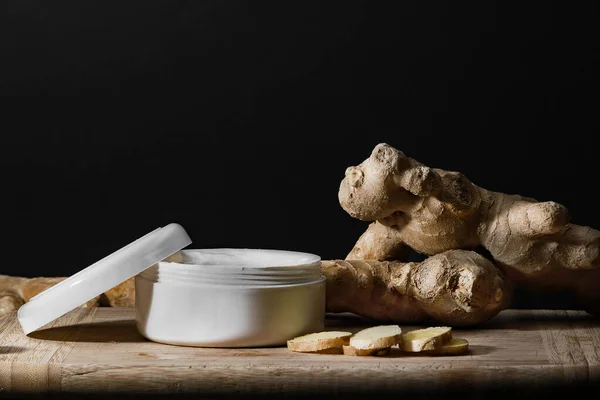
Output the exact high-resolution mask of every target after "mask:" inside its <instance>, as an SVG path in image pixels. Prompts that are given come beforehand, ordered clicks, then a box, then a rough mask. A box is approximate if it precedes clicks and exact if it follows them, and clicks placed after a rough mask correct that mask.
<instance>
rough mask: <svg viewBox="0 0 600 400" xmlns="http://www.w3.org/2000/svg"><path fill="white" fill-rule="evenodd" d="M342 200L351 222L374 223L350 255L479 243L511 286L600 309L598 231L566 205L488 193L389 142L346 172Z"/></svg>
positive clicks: (385, 254) (469, 246) (422, 250)
mask: <svg viewBox="0 0 600 400" xmlns="http://www.w3.org/2000/svg"><path fill="white" fill-rule="evenodd" d="M339 200H340V204H341V205H342V207H343V208H344V209H345V210H346V211H347V212H348V213H349V214H350V215H352V216H353V217H355V218H359V219H361V220H365V221H375V222H373V223H372V224H371V226H370V227H369V228H368V229H367V231H366V232H365V233H364V234H363V236H361V238H360V239H359V240H358V242H357V243H356V245H355V247H354V249H352V251H351V252H350V254H349V255H348V258H352V259H367V258H372V256H373V255H376V258H377V259H380V260H385V259H389V258H390V257H394V254H397V253H398V252H399V251H401V249H402V248H404V247H405V246H409V247H411V248H413V249H414V250H416V251H418V252H420V253H423V254H427V255H434V254H439V253H442V252H444V251H448V250H451V249H475V248H477V247H478V246H481V247H483V248H485V249H486V250H487V251H488V252H489V253H490V255H491V256H492V257H493V259H494V262H495V264H496V265H497V266H498V267H500V268H502V269H503V270H504V271H505V272H506V273H507V274H508V276H509V278H510V279H512V280H513V281H515V282H517V283H519V284H523V285H525V286H529V287H531V288H537V289H558V290H570V291H572V292H573V293H574V294H575V295H576V296H577V297H578V298H579V300H580V301H581V302H582V305H583V306H584V307H586V308H587V309H588V310H589V311H593V312H594V311H595V312H597V311H599V310H600V293H599V292H600V231H597V230H595V229H592V228H589V227H584V226H579V225H574V224H571V223H569V215H568V212H567V210H566V208H565V207H563V206H561V205H560V204H557V203H555V202H552V201H548V202H537V201H536V200H534V199H531V198H526V197H522V196H518V195H507V194H503V193H496V192H491V191H488V190H485V189H483V188H480V187H478V186H476V185H474V184H473V183H471V182H470V181H469V180H468V179H467V178H465V177H464V176H463V175H462V174H460V173H458V172H450V171H444V170H441V169H433V168H429V167H427V166H424V165H422V164H420V163H419V162H417V161H415V160H413V159H411V158H408V157H406V156H405V155H404V154H403V153H402V152H400V151H398V150H396V149H394V148H393V147H391V146H389V145H387V144H379V145H377V146H376V147H375V149H374V150H373V152H372V154H371V156H370V157H369V158H368V159H366V160H365V161H364V162H363V163H361V164H360V165H358V166H356V167H350V168H348V169H347V170H346V177H345V178H344V180H343V181H342V183H341V185H340V190H339Z"/></svg>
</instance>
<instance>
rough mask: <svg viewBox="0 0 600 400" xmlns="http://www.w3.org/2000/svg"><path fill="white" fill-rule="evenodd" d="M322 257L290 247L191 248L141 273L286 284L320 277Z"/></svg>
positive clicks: (166, 278)
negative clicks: (276, 248) (279, 248)
mask: <svg viewBox="0 0 600 400" xmlns="http://www.w3.org/2000/svg"><path fill="white" fill-rule="evenodd" d="M320 267H321V257H319V256H317V255H315V254H311V253H302V252H296V251H288V250H266V249H234V248H218V249H189V250H182V251H181V252H180V254H179V255H178V257H177V258H175V259H171V260H168V261H161V262H159V263H158V264H157V265H155V266H153V267H151V268H149V269H147V270H146V271H144V272H142V275H143V276H144V277H145V278H146V279H149V280H152V281H154V282H171V283H177V282H184V281H189V282H193V283H194V284H203V283H210V284H217V285H234V286H239V285H248V286H252V287H257V286H260V285H268V286H272V285H286V284H297V283H305V282H313V281H316V280H318V279H319V278H320V276H321V268H320Z"/></svg>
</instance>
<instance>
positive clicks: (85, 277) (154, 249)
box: [18, 224, 192, 334]
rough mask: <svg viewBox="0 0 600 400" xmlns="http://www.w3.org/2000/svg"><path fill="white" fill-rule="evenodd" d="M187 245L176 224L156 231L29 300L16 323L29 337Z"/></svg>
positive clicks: (19, 313) (183, 232) (183, 234)
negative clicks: (31, 333)
mask: <svg viewBox="0 0 600 400" xmlns="http://www.w3.org/2000/svg"><path fill="white" fill-rule="evenodd" d="M190 243H192V240H191V239H190V237H189V236H188V234H187V233H186V231H185V230H184V229H183V227H182V226H181V225H179V224H169V225H167V226H165V227H162V228H158V229H156V230H154V231H152V232H150V233H148V234H147V235H145V236H142V237H141V238H139V239H138V240H136V241H134V242H132V243H130V244H128V245H127V246H125V247H123V248H122V249H120V250H117V251H115V252H114V253H112V254H110V255H108V256H106V257H105V258H103V259H102V260H100V261H98V262H96V263H94V264H92V265H90V266H89V267H87V268H85V269H83V270H81V271H79V272H78V273H76V274H75V275H73V276H71V277H70V278H67V279H65V280H64V281H62V282H60V283H58V284H56V285H54V286H52V287H50V288H48V289H47V290H45V291H43V292H41V293H40V294H38V295H37V296H34V297H32V298H31V300H30V301H29V302H27V303H26V304H24V305H23V306H21V308H19V312H18V318H19V323H20V324H21V327H22V328H23V331H24V332H25V334H29V333H30V332H33V331H34V330H36V329H38V328H41V327H42V326H44V325H46V324H47V323H49V322H51V321H54V320H55V319H57V318H58V317H61V316H62V315H64V314H66V313H68V312H69V311H71V310H73V309H74V308H77V307H79V306H80V305H82V304H84V303H86V302H88V301H89V300H91V299H93V298H94V297H96V296H99V295H100V294H102V293H104V292H106V291H107V290H110V289H112V288H113V287H115V286H117V285H118V284H120V283H122V282H124V281H126V280H127V279H129V278H131V277H132V276H135V275H137V274H139V273H140V272H142V271H143V270H145V269H147V268H149V267H151V266H152V265H154V264H156V263H157V262H159V261H162V260H164V259H165V258H167V257H169V256H171V255H173V254H175V253H176V252H178V251H179V250H181V249H183V248H184V247H186V246H188V245H189V244H190Z"/></svg>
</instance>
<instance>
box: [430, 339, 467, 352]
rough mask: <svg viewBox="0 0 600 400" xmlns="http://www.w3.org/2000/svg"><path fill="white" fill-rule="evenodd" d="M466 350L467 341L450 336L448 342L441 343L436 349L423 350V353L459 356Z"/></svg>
mask: <svg viewBox="0 0 600 400" xmlns="http://www.w3.org/2000/svg"><path fill="white" fill-rule="evenodd" d="M468 352H469V342H467V340H466V339H461V338H452V339H450V341H449V342H448V343H445V344H443V345H442V346H441V347H438V348H437V349H433V350H429V351H425V353H427V354H431V355H435V356H459V355H462V354H467V353H468Z"/></svg>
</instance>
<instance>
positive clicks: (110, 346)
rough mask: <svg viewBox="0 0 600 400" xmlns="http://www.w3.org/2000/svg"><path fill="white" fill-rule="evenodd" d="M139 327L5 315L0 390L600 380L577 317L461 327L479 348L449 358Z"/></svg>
mask: <svg viewBox="0 0 600 400" xmlns="http://www.w3.org/2000/svg"><path fill="white" fill-rule="evenodd" d="M134 318H135V312H134V310H133V309H128V308H93V309H77V310H74V311H72V312H71V313H69V314H67V315H65V316H64V317H62V318H60V319H59V320H57V321H55V322H53V323H51V324H49V325H48V326H47V327H45V328H44V329H42V330H40V331H37V332H34V333H32V334H31V335H30V336H29V337H28V336H25V335H23V332H22V330H21V328H20V326H19V324H18V322H17V319H16V315H15V314H11V315H8V316H5V317H3V318H2V319H0V392H1V391H9V392H10V391H13V392H24V391H27V392H31V391H34V392H45V391H65V392H90V391H93V392H147V393H154V394H156V393H161V392H163V393H167V392H168V393H173V392H194V391H202V392H204V393H231V392H235V393H258V392H261V393H263V392H269V393H290V392H295V393H297V392H307V393H308V392H310V391H319V393H342V392H352V393H368V392H370V391H373V390H382V389H385V390H389V391H399V390H401V389H403V390H406V389H410V390H420V389H436V390H441V391H446V390H452V389H455V388H463V389H465V388H467V389H468V390H477V389H478V388H482V387H486V388H491V387H494V385H496V386H497V385H502V387H507V386H511V387H518V386H519V385H523V386H524V387H532V385H533V386H536V385H538V386H539V387H544V386H548V385H549V384H552V385H557V384H559V385H570V386H571V387H573V386H572V385H574V384H587V383H590V382H596V383H597V382H600V322H599V321H598V320H597V319H594V318H592V317H590V316H589V315H588V314H586V313H584V312H577V311H517V310H507V311H504V312H502V313H501V314H500V315H498V316H497V317H496V318H494V319H493V320H491V321H489V322H488V323H486V324H484V325H482V326H480V327H479V328H477V329H456V330H455V331H454V332H455V333H454V336H456V337H464V338H466V339H467V340H468V341H469V342H470V344H471V347H470V348H471V350H470V353H469V354H467V355H463V356H451V357H432V356H424V355H406V354H404V353H401V352H400V351H399V350H396V349H393V350H394V351H393V352H392V354H391V355H390V356H386V357H352V356H343V355H317V354H301V353H292V352H289V351H288V350H287V349H286V348H284V347H278V348H253V349H212V348H192V347H177V346H169V345H164V344H159V343H153V342H150V341H147V340H145V339H144V338H142V337H141V336H140V335H139V333H138V332H137V330H136V327H135V320H134ZM369 325H372V323H370V322H368V321H366V320H364V319H360V318H358V317H355V316H352V315H340V316H328V318H327V328H328V329H330V330H341V329H344V330H345V329H347V330H350V331H357V330H359V329H362V328H364V327H366V326H369ZM402 327H403V329H404V330H405V331H408V330H410V329H413V328H416V327H414V326H402Z"/></svg>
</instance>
